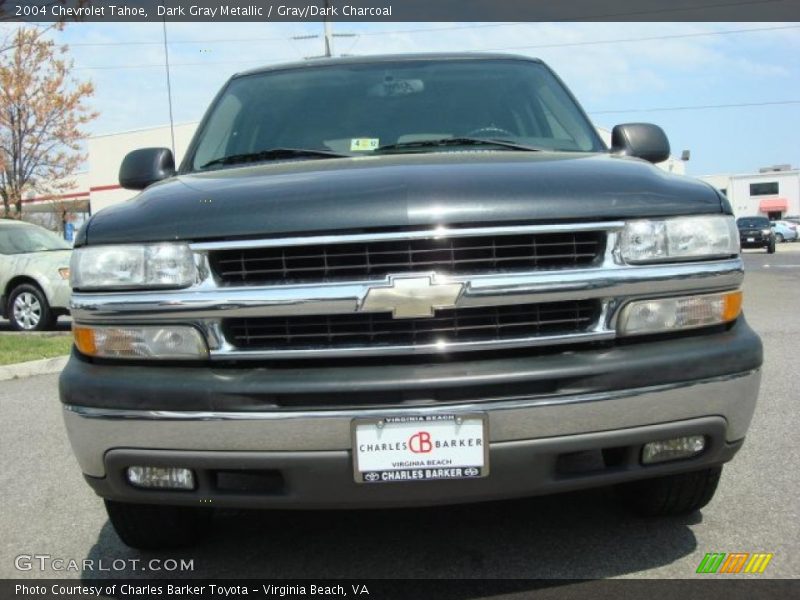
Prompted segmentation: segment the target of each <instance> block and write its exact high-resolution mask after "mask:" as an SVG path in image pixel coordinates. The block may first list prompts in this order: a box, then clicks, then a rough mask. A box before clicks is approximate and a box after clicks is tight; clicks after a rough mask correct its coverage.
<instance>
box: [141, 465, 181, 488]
mask: <svg viewBox="0 0 800 600" xmlns="http://www.w3.org/2000/svg"><path fill="white" fill-rule="evenodd" d="M128 481H129V482H130V483H131V485H135V486H136V487H140V488H159V489H173V490H193V489H194V473H193V472H192V470H191V469H183V468H181V467H140V466H135V467H128Z"/></svg>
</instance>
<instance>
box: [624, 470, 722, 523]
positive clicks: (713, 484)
mask: <svg viewBox="0 0 800 600" xmlns="http://www.w3.org/2000/svg"><path fill="white" fill-rule="evenodd" d="M721 475H722V467H712V468H710V469H703V470H702V471H693V472H691V473H679V474H677V475H667V476H664V477H656V478H655V479H643V480H641V481H632V482H631V483H623V484H621V485H619V486H617V489H616V491H617V495H618V496H619V498H620V499H621V500H622V502H623V503H624V504H625V506H626V507H627V508H628V509H630V510H632V511H633V512H635V513H636V514H639V515H642V516H645V517H666V516H670V515H685V514H689V513H693V512H694V511H696V510H699V509H701V508H703V507H704V506H705V505H706V504H708V503H709V502H711V498H713V497H714V492H715V491H716V490H717V484H718V483H719V478H720V476H721Z"/></svg>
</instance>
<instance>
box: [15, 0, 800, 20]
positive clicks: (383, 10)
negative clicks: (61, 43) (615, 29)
mask: <svg viewBox="0 0 800 600" xmlns="http://www.w3.org/2000/svg"><path fill="white" fill-rule="evenodd" d="M798 4H800V3H799V2H798V0H327V1H326V0H275V1H273V0H0V21H28V22H54V21H67V22H69V21H87V22H103V21H108V22H148V21H162V20H164V21H169V22H178V21H185V22H214V21H220V22H267V21H275V22H289V21H295V22H304V21H307V22H313V21H322V20H324V19H329V20H331V21H346V22H347V21H349V22H354V21H364V22H391V21H405V22H413V21H425V22H434V21H438V22H453V21H459V22H465V21H493V22H502V21H530V22H536V21H762V22H766V21H792V20H796V19H797V17H798V14H800V12H799V7H798Z"/></svg>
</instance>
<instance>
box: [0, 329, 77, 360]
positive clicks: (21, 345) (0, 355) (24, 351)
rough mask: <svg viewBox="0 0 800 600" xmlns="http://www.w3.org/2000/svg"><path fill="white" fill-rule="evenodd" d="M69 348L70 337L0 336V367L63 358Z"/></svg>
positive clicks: (16, 334)
mask: <svg viewBox="0 0 800 600" xmlns="http://www.w3.org/2000/svg"><path fill="white" fill-rule="evenodd" d="M71 347H72V336H71V335H28V334H24V333H15V334H10V335H0V365H11V364H14V363H21V362H27V361H29V360H40V359H42V358H53V357H54V356H64V355H65V354H69V351H70V348H71Z"/></svg>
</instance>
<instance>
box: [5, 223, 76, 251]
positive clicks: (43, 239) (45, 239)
mask: <svg viewBox="0 0 800 600" xmlns="http://www.w3.org/2000/svg"><path fill="white" fill-rule="evenodd" d="M70 248H71V246H70V245H69V244H68V243H67V242H66V241H64V240H62V239H61V238H60V237H58V236H57V235H56V234H55V233H52V232H50V231H47V230H46V229H41V228H39V227H34V226H32V225H31V226H29V225H13V226H11V227H8V226H6V227H3V226H2V225H0V254H26V253H28V252H45V251H48V250H69V249H70Z"/></svg>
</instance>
